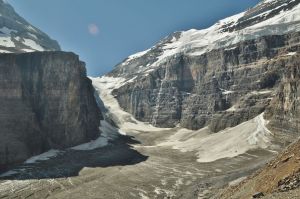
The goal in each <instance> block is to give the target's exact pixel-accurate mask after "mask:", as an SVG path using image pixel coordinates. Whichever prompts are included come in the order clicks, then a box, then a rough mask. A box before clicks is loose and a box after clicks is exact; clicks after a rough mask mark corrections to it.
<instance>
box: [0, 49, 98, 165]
mask: <svg viewBox="0 0 300 199" xmlns="http://www.w3.org/2000/svg"><path fill="white" fill-rule="evenodd" d="M0 104H1V107H0V129H1V131H0V137H1V139H0V169H5V168H6V167H7V166H10V165H13V164H17V163H20V162H22V161H24V160H26V159H27V158H28V157H30V156H32V155H37V154H40V153H42V152H45V151H47V150H49V149H51V148H56V149H60V148H66V147H71V146H74V145H78V144H81V143H84V142H88V141H90V140H92V139H95V138H96V137H97V136H99V133H100V132H99V125H100V124H99V123H100V119H101V118H102V116H101V113H100V110H99V109H98V106H97V104H96V101H95V98H94V89H93V87H92V84H91V81H90V80H89V79H88V78H87V76H86V69H85V65H84V63H83V62H81V61H79V59H78V56H76V55H74V54H73V53H65V52H35V53H25V54H1V55H0Z"/></svg>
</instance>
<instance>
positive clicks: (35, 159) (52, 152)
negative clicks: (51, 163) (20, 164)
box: [24, 149, 62, 164]
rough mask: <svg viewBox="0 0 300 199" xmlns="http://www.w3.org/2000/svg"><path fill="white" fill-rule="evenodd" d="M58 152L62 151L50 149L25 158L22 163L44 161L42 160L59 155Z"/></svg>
mask: <svg viewBox="0 0 300 199" xmlns="http://www.w3.org/2000/svg"><path fill="white" fill-rule="evenodd" d="M60 153H62V152H61V151H59V150H54V149H52V150H50V151H48V152H45V153H42V154H40V155H37V156H33V157H31V158H29V159H28V160H26V161H25V162H24V163H25V164H34V163H36V162H38V161H44V160H49V159H50V158H52V157H56V156H57V155H59V154H60Z"/></svg>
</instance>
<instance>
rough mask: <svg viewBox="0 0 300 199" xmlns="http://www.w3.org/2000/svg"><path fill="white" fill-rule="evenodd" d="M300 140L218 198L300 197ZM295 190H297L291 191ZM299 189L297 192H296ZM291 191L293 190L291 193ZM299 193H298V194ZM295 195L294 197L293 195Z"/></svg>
mask: <svg viewBox="0 0 300 199" xmlns="http://www.w3.org/2000/svg"><path fill="white" fill-rule="evenodd" d="M299 152H300V141H296V142H295V143H294V144H292V145H291V146H289V147H288V148H287V149H286V150H285V151H283V152H282V153H281V154H279V155H278V156H277V157H276V158H275V159H274V160H272V161H271V162H269V163H268V164H267V165H266V166H265V167H263V168H262V169H260V170H259V171H257V172H256V173H255V174H253V175H251V176H249V177H248V178H247V179H245V180H243V181H242V182H240V183H239V184H238V185H235V186H230V187H228V188H227V189H225V190H224V191H223V192H222V193H221V194H220V195H218V196H217V197H216V198H232V199H233V198H252V196H253V195H259V193H260V195H262V196H269V195H270V194H274V193H277V194H278V196H276V195H274V198H298V197H299V187H300V153H299ZM292 190H295V192H291V191H292ZM296 191H297V192H296ZM289 192H291V193H290V194H289ZM297 193H298V195H297ZM292 196H293V197H292Z"/></svg>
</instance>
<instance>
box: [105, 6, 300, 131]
mask: <svg viewBox="0 0 300 199" xmlns="http://www.w3.org/2000/svg"><path fill="white" fill-rule="evenodd" d="M299 13H300V0H278V1H270V0H265V1H262V2H261V3H259V4H258V5H257V6H255V7H254V8H252V9H249V10H248V11H246V12H243V13H240V14H238V15H235V16H233V17H229V18H226V19H224V20H221V21H219V22H218V23H216V24H215V25H213V26H211V27H209V28H207V29H204V30H189V31H185V32H176V33H174V34H172V35H170V36H168V37H166V38H165V39H163V40H162V41H161V42H159V43H158V44H157V45H155V46H154V47H152V48H151V49H148V50H146V51H144V52H140V53H137V54H135V55H132V56H130V57H128V58H127V59H126V60H124V62H122V63H120V64H119V65H117V66H116V67H115V69H114V70H113V71H112V72H111V73H109V74H107V75H106V76H105V77H104V78H106V80H107V81H108V82H109V81H111V82H116V81H117V82H121V84H120V83H119V84H118V86H115V89H114V91H113V94H114V96H115V97H116V98H117V100H118V101H119V103H120V105H121V107H122V108H123V109H124V110H126V111H128V112H130V113H132V114H133V115H134V116H135V117H136V118H137V119H138V120H141V121H145V122H149V123H151V124H153V125H155V126H160V127H174V126H176V125H177V124H180V125H181V126H183V127H187V128H189V129H199V128H202V127H204V126H207V125H209V126H210V128H211V130H213V131H215V132H217V131H219V130H222V129H224V128H226V127H232V126H235V125H237V124H240V123H241V122H243V121H247V120H250V119H252V118H254V117H255V116H257V115H259V114H260V113H262V112H264V111H265V110H266V109H267V107H268V106H269V105H270V103H271V100H272V99H273V98H274V97H276V95H278V94H277V93H276V90H277V88H279V85H280V82H281V81H283V79H284V76H283V73H284V71H286V70H287V65H290V66H291V67H292V66H295V65H297V63H298V61H297V57H298V55H297V54H298V53H299V51H300V50H299V44H300V37H299V35H300V33H299V31H300V15H299ZM295 57H296V58H295ZM276 60H278V61H276ZM279 60H280V61H279ZM277 97H278V96H277ZM271 112H272V111H271ZM271 115H272V114H269V117H271ZM273 115H274V114H273ZM274 117H275V116H274Z"/></svg>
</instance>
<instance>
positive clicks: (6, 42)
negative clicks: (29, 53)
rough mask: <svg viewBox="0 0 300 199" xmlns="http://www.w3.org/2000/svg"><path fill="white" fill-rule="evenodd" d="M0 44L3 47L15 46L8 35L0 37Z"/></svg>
mask: <svg viewBox="0 0 300 199" xmlns="http://www.w3.org/2000/svg"><path fill="white" fill-rule="evenodd" d="M0 45H1V46H5V47H16V46H15V43H14V42H13V41H12V40H11V38H10V36H4V37H0Z"/></svg>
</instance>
